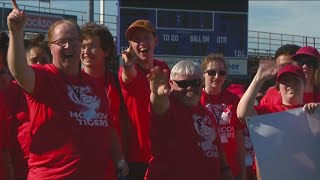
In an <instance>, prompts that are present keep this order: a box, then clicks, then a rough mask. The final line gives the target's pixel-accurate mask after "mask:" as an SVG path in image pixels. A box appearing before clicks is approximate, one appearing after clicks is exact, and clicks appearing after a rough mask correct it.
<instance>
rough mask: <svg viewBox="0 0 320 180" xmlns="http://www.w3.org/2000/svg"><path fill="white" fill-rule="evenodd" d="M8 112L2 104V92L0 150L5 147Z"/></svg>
mask: <svg viewBox="0 0 320 180" xmlns="http://www.w3.org/2000/svg"><path fill="white" fill-rule="evenodd" d="M7 122H8V113H7V110H6V108H5V105H4V99H3V96H2V94H0V150H1V151H2V150H3V149H5V148H6V146H7V142H6V140H7V139H8V130H9V126H8V123H7Z"/></svg>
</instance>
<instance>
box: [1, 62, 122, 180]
mask: <svg viewBox="0 0 320 180" xmlns="http://www.w3.org/2000/svg"><path fill="white" fill-rule="evenodd" d="M32 68H33V70H34V72H35V77H36V78H35V86H34V90H33V93H31V94H29V93H26V92H24V91H23V90H22V88H21V87H20V86H18V85H17V84H16V83H15V82H12V83H11V84H10V85H9V86H8V87H7V88H5V89H4V92H2V93H3V94H4V95H5V96H6V97H4V98H3V100H1V99H0V101H1V103H0V105H4V104H5V107H4V108H1V109H2V110H1V114H0V115H1V116H7V117H3V118H1V123H2V124H1V128H4V129H3V130H2V129H1V131H0V132H1V137H0V147H1V148H5V149H6V150H9V153H10V155H11V157H13V159H12V163H13V166H14V170H15V176H16V177H17V178H19V177H20V178H26V177H28V179H30V180H33V179H35V180H37V179H66V178H67V179H117V176H116V169H115V167H114V165H113V163H112V161H111V156H110V153H109V152H110V147H111V139H110V137H111V136H110V133H111V131H113V129H111V128H115V129H116V130H117V131H118V133H119V132H120V128H119V119H118V118H119V109H120V98H119V92H118V90H117V87H116V86H115V80H114V79H113V74H112V73H111V72H106V76H105V78H102V79H95V78H93V77H91V76H89V75H87V74H86V73H85V72H83V71H81V73H80V74H79V75H78V76H76V77H72V76H66V75H63V74H61V73H60V72H59V70H58V69H57V68H56V67H55V66H54V65H53V64H48V65H44V66H40V65H34V66H32ZM3 94H2V95H3ZM110 104H112V105H110ZM4 110H6V111H4ZM4 113H7V115H6V114H4ZM4 120H6V121H4ZM5 132H6V133H5ZM5 140H7V141H5ZM8 140H9V141H8ZM27 163H28V164H27ZM1 170H4V168H0V176H1V174H4V172H1ZM110 170H112V171H110ZM0 179H2V178H0Z"/></svg>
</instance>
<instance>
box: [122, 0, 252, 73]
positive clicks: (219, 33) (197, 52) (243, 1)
mask: <svg viewBox="0 0 320 180" xmlns="http://www.w3.org/2000/svg"><path fill="white" fill-rule="evenodd" d="M172 1H177V2H179V1H180V0H170V1H169V0H161V1H159V0H140V1H139V0H138V1H137V0H135V1H134V0H132V1H131V0H120V3H119V17H120V23H119V26H120V27H119V30H120V31H119V36H118V37H119V38H118V41H119V42H118V48H119V51H118V52H121V51H123V50H124V49H126V48H127V47H128V41H127V40H126V38H125V36H124V34H125V31H126V30H127V28H128V27H129V26H130V24H131V23H133V22H134V21H136V20H138V19H147V20H149V21H151V22H152V24H153V25H154V27H155V28H156V33H157V36H158V40H159V42H158V45H157V47H156V49H155V55H156V56H157V57H158V56H160V57H161V56H163V57H165V58H164V59H168V58H170V57H172V59H174V58H175V59H177V58H178V57H181V58H185V57H187V58H189V59H192V58H193V59H195V58H196V59H201V58H203V57H204V56H206V55H208V54H209V53H222V54H223V55H224V56H225V57H226V59H227V60H230V62H232V63H233V65H232V64H231V66H230V67H240V66H241V67H243V68H242V69H241V70H237V71H234V72H231V74H235V75H246V74H247V72H246V71H247V67H246V66H247V50H248V0H223V1H222V0H197V1H193V2H189V1H185V0H183V1H182V0H181V3H177V2H175V3H172ZM173 64H174V63H173ZM229 72H230V71H229Z"/></svg>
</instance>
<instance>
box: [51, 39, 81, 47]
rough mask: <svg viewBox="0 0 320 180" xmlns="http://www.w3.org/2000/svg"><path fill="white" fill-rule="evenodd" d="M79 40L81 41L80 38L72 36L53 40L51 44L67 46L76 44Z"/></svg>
mask: <svg viewBox="0 0 320 180" xmlns="http://www.w3.org/2000/svg"><path fill="white" fill-rule="evenodd" d="M78 42H80V39H79V38H70V39H58V40H55V41H53V42H51V44H56V45H58V46H61V47H64V48H65V47H66V46H67V44H72V45H75V44H76V43H78Z"/></svg>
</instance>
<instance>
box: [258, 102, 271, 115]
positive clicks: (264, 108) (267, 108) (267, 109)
mask: <svg viewBox="0 0 320 180" xmlns="http://www.w3.org/2000/svg"><path fill="white" fill-rule="evenodd" d="M254 109H255V110H256V112H257V114H258V115H262V114H269V113H272V107H271V105H267V104H263V105H259V106H255V107H254Z"/></svg>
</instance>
